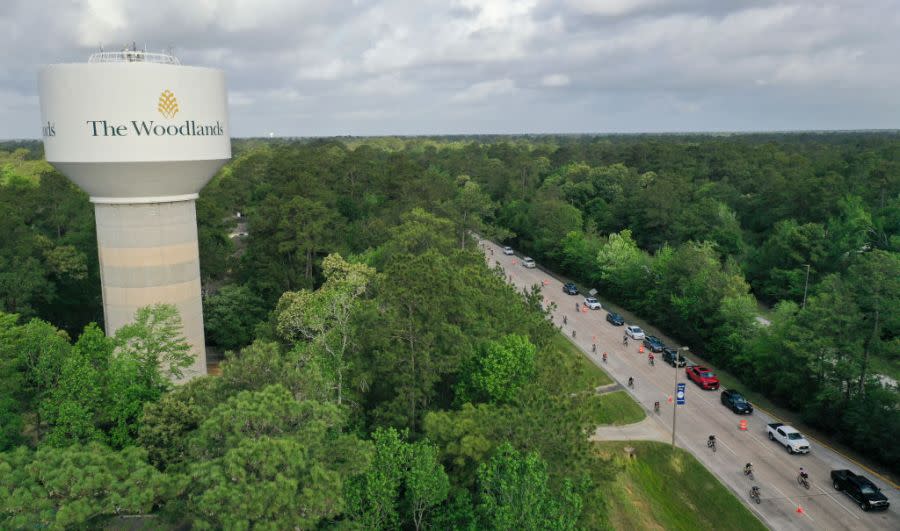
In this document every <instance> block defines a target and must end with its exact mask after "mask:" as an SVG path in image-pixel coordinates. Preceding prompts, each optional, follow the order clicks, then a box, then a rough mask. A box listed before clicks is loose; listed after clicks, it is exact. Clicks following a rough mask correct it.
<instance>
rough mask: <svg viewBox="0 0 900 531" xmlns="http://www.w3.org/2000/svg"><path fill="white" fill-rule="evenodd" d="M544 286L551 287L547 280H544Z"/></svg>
mask: <svg viewBox="0 0 900 531" xmlns="http://www.w3.org/2000/svg"><path fill="white" fill-rule="evenodd" d="M544 285H545V286H549V285H550V281H549V280H547V279H546V278H545V279H544Z"/></svg>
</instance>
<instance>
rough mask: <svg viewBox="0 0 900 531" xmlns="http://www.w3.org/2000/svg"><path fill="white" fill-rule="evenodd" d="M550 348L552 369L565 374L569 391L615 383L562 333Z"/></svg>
mask: <svg viewBox="0 0 900 531" xmlns="http://www.w3.org/2000/svg"><path fill="white" fill-rule="evenodd" d="M548 350H550V354H551V360H552V363H553V364H554V367H552V369H553V370H554V371H556V372H558V373H559V374H562V375H565V378H566V382H565V387H566V389H567V390H568V391H569V392H573V393H574V392H579V391H587V390H589V389H596V388H597V387H599V386H601V385H607V384H611V383H613V381H612V378H610V377H609V375H607V374H606V373H605V372H603V369H601V368H600V367H597V366H596V365H594V362H592V361H591V360H589V359H588V357H587V355H585V353H584V352H582V351H581V350H580V349H579V348H578V347H576V346H575V345H573V344H572V342H571V341H569V340H568V339H566V338H565V337H564V336H563V335H562V334H558V335H557V336H556V337H554V338H553V341H552V342H551V343H550V347H549V349H548Z"/></svg>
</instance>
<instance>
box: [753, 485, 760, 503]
mask: <svg viewBox="0 0 900 531" xmlns="http://www.w3.org/2000/svg"><path fill="white" fill-rule="evenodd" d="M750 499H751V500H753V501H755V502H756V503H757V504H758V503H759V502H760V501H761V499H760V497H759V487H757V486H756V485H754V486H753V487H752V488H751V489H750Z"/></svg>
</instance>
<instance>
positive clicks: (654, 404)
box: [653, 400, 659, 415]
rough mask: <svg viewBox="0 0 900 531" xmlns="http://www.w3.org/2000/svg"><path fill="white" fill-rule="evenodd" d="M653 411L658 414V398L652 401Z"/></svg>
mask: <svg viewBox="0 0 900 531" xmlns="http://www.w3.org/2000/svg"><path fill="white" fill-rule="evenodd" d="M653 412H654V413H656V414H657V415H659V400H657V401H656V402H654V403H653Z"/></svg>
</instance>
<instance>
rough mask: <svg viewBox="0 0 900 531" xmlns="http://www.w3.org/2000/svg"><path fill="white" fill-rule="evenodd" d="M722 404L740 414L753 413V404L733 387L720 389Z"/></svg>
mask: <svg viewBox="0 0 900 531" xmlns="http://www.w3.org/2000/svg"><path fill="white" fill-rule="evenodd" d="M721 399H722V405H724V406H725V407H727V408H728V409H730V410H732V411H734V412H735V413H739V414H742V415H750V414H751V413H753V406H752V405H750V402H747V399H746V398H744V395H742V394H741V393H740V392H739V391H736V390H734V389H726V390H724V391H722V396H721Z"/></svg>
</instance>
